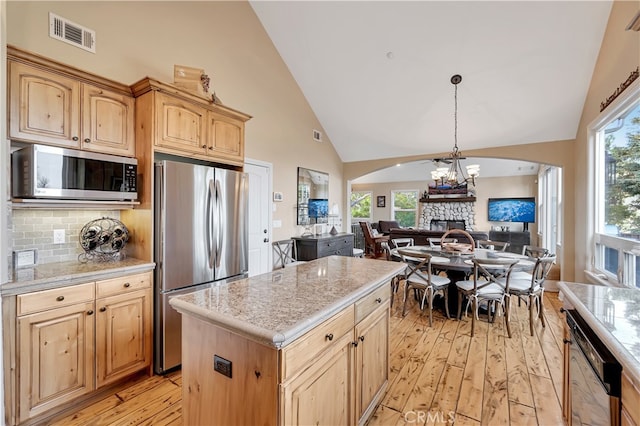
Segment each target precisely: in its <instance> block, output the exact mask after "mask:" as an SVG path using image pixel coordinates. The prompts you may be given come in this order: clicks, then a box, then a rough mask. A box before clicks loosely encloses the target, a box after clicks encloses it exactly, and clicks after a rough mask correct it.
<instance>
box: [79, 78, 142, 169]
mask: <svg viewBox="0 0 640 426" xmlns="http://www.w3.org/2000/svg"><path fill="white" fill-rule="evenodd" d="M133 105H134V100H133V98H132V97H129V96H126V95H121V94H119V93H115V92H111V91H109V90H105V89H101V88H99V87H96V86H93V85H90V84H83V85H82V141H81V142H82V149H87V150H91V151H96V152H103V153H106V154H116V155H124V156H129V157H133V156H135V144H134V136H133V134H134V129H133V126H134V108H133Z"/></svg>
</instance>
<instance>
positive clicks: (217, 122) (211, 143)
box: [207, 111, 244, 163]
mask: <svg viewBox="0 0 640 426" xmlns="http://www.w3.org/2000/svg"><path fill="white" fill-rule="evenodd" d="M207 150H208V154H209V155H212V156H214V157H217V158H221V159H224V160H225V161H230V162H232V163H238V162H241V163H244V122H243V121H241V120H238V119H233V118H229V117H225V116H223V115H220V114H216V113H214V112H212V111H208V113H207Z"/></svg>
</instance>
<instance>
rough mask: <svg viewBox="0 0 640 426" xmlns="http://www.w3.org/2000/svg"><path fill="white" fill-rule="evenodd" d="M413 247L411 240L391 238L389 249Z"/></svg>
mask: <svg viewBox="0 0 640 426" xmlns="http://www.w3.org/2000/svg"><path fill="white" fill-rule="evenodd" d="M413 245H415V244H414V242H413V238H393V239H392V240H391V248H400V247H407V246H413Z"/></svg>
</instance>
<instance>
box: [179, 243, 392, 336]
mask: <svg viewBox="0 0 640 426" xmlns="http://www.w3.org/2000/svg"><path fill="white" fill-rule="evenodd" d="M403 269H404V264H403V263H400V262H388V261H384V260H373V259H361V258H353V257H346V256H329V257H323V258H320V259H317V260H313V261H311V262H306V263H302V264H299V265H297V266H291V267H287V268H284V269H279V270H276V271H273V272H268V273H266V274H262V275H258V276H254V277H250V278H246V279H242V280H238V281H234V282H231V283H227V284H221V285H216V284H215V283H212V284H211V286H210V287H207V288H205V289H203V290H198V291H195V292H193V293H188V294H185V295H181V296H176V297H173V298H171V299H170V301H169V303H170V304H171V305H172V306H173V307H174V308H175V309H177V310H178V311H179V312H181V313H183V314H189V315H194V316H196V317H198V318H201V319H203V320H205V321H208V322H211V323H213V324H216V325H219V326H222V327H224V328H226V329H229V330H231V331H233V332H236V333H238V334H240V335H243V336H245V337H248V338H250V339H252V340H255V341H258V342H260V343H263V344H266V345H269V346H274V347H276V348H281V347H283V346H286V345H287V344H289V343H291V342H292V341H293V340H295V339H296V338H297V337H299V336H301V335H302V334H304V333H306V332H307V331H309V330H311V329H312V328H314V327H315V326H316V325H318V324H320V323H321V322H322V321H324V320H326V319H328V318H330V317H331V316H332V315H334V314H335V313H337V312H339V311H340V310H342V309H344V308H346V307H347V306H349V305H350V304H352V303H354V302H355V301H357V300H358V299H360V298H361V297H363V296H365V295H366V294H368V293H370V292H371V291H373V290H375V289H376V288H378V287H380V286H382V285H388V284H389V281H390V280H391V278H392V277H393V276H395V275H396V274H398V273H400V272H401V271H402V270H403ZM389 291H391V290H389Z"/></svg>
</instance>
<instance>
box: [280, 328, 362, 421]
mask: <svg viewBox="0 0 640 426" xmlns="http://www.w3.org/2000/svg"><path fill="white" fill-rule="evenodd" d="M352 348H353V335H352V332H350V333H347V334H345V335H343V336H341V337H340V338H338V339H337V340H335V341H334V342H333V344H332V345H331V347H330V348H329V349H327V350H326V351H325V352H323V353H322V355H321V356H319V357H317V358H315V359H314V360H313V361H312V362H309V364H307V366H305V367H308V368H306V369H304V370H303V372H302V373H301V374H300V375H298V376H296V377H295V378H294V379H293V380H291V381H289V382H287V383H286V384H283V385H282V392H281V395H282V399H283V413H282V420H283V421H282V424H283V425H350V424H353V417H354V416H353V402H354V392H353V382H352V376H353V361H352V356H353V355H352Z"/></svg>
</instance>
